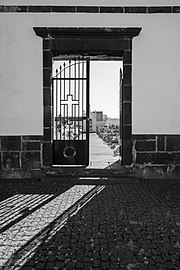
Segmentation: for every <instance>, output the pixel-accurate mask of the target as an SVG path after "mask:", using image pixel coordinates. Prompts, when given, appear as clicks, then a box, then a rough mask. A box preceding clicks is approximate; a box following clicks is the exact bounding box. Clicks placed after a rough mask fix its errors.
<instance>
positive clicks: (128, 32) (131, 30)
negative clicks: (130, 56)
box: [33, 27, 142, 39]
mask: <svg viewBox="0 0 180 270" xmlns="http://www.w3.org/2000/svg"><path fill="white" fill-rule="evenodd" d="M33 29H34V31H35V33H36V35H37V36H40V37H42V38H53V39H54V38H63V37H66V38H67V37H69V36H70V37H76V38H91V39H93V38H95V39H102V38H105V39H114V38H116V39H119V38H120V39H122V38H126V37H127V38H133V37H135V36H138V35H139V33H140V31H141V29H142V28H141V27H126V28H124V27H121V28H112V27H100V28H97V27H68V28H67V27H34V28H33Z"/></svg>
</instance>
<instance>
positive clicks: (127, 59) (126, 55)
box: [123, 50, 132, 64]
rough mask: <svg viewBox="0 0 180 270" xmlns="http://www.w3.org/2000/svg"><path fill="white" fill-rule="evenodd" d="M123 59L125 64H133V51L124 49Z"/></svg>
mask: <svg viewBox="0 0 180 270" xmlns="http://www.w3.org/2000/svg"><path fill="white" fill-rule="evenodd" d="M123 60H124V63H125V64H132V51H131V50H129V51H124V53H123Z"/></svg>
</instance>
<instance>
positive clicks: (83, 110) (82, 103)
mask: <svg viewBox="0 0 180 270" xmlns="http://www.w3.org/2000/svg"><path fill="white" fill-rule="evenodd" d="M82 78H84V61H82ZM83 114H84V80H82V140H83V137H84V133H83V129H84V123H83V118H84V117H83Z"/></svg>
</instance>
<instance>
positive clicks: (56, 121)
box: [56, 69, 58, 140]
mask: <svg viewBox="0 0 180 270" xmlns="http://www.w3.org/2000/svg"><path fill="white" fill-rule="evenodd" d="M57 77H58V69H56V79H57ZM57 127H58V80H56V140H57V139H58V128H57Z"/></svg>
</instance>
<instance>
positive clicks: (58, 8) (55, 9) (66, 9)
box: [51, 6, 75, 13]
mask: <svg viewBox="0 0 180 270" xmlns="http://www.w3.org/2000/svg"><path fill="white" fill-rule="evenodd" d="M51 11H52V12H69V13H70V12H75V7H73V6H52V7H51Z"/></svg>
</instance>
